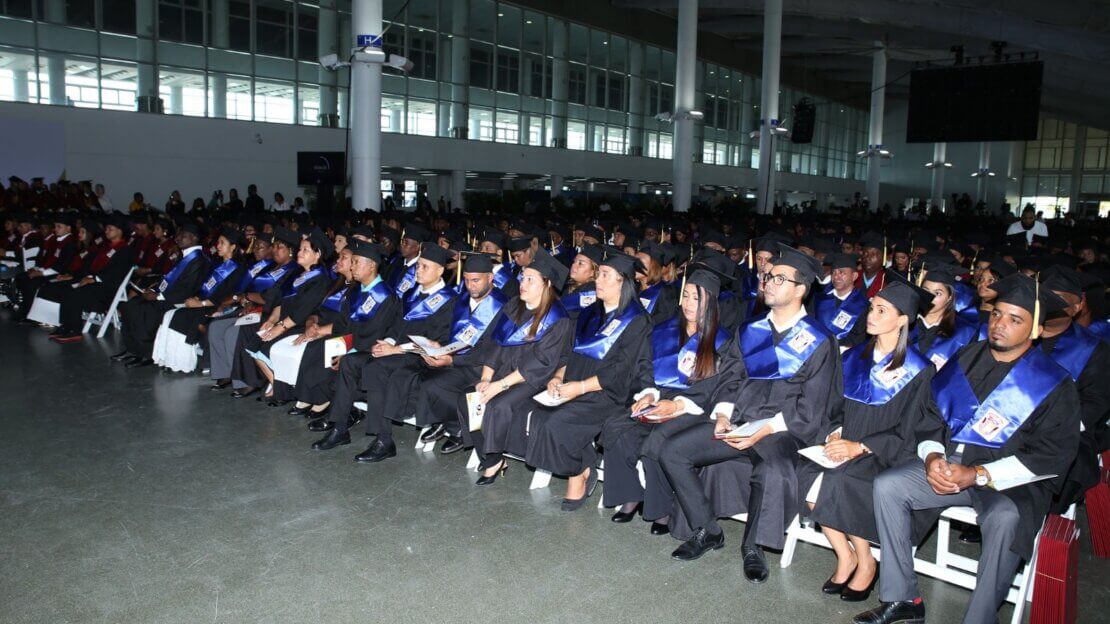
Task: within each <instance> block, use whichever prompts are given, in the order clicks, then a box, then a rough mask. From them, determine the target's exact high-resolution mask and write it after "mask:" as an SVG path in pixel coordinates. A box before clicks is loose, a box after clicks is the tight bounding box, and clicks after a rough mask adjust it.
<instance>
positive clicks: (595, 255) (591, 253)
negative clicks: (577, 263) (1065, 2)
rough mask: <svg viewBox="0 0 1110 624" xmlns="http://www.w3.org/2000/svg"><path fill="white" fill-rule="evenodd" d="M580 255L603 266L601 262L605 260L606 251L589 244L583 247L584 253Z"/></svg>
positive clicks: (581, 252) (580, 252)
mask: <svg viewBox="0 0 1110 624" xmlns="http://www.w3.org/2000/svg"><path fill="white" fill-rule="evenodd" d="M578 253H579V254H581V255H583V256H586V257H587V258H589V259H590V260H591V261H592V262H593V263H594V264H601V261H602V260H604V259H605V251H604V250H602V249H601V247H599V246H597V245H591V244H589V243H587V244H585V245H583V246H582V251H579V252H578Z"/></svg>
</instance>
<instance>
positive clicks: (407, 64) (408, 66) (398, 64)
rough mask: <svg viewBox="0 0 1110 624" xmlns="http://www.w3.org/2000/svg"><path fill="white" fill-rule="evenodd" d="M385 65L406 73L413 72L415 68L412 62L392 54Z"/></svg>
mask: <svg viewBox="0 0 1110 624" xmlns="http://www.w3.org/2000/svg"><path fill="white" fill-rule="evenodd" d="M385 64H386V65H389V66H390V67H392V68H393V69H397V70H400V71H403V72H406V73H407V72H410V71H412V68H413V63H412V61H410V60H408V59H407V58H405V57H403V56H401V55H400V54H390V55H389V57H387V58H386V60H385Z"/></svg>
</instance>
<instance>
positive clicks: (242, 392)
mask: <svg viewBox="0 0 1110 624" xmlns="http://www.w3.org/2000/svg"><path fill="white" fill-rule="evenodd" d="M255 392H258V388H250V387H247V388H240V389H238V390H236V391H235V392H232V393H231V398H233V399H242V398H244V397H249V396H250V395H252V394H254V393H255Z"/></svg>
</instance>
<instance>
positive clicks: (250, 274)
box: [238, 259, 274, 292]
mask: <svg viewBox="0 0 1110 624" xmlns="http://www.w3.org/2000/svg"><path fill="white" fill-rule="evenodd" d="M273 265H274V261H273V260H268V259H267V260H259V261H258V262H255V263H254V264H252V265H251V268H249V269H247V272H246V273H244V274H243V279H242V280H240V281H239V289H238V290H239V292H244V291H246V290H247V288H248V286H250V285H251V282H252V280H254V278H256V277H258V274H259V273H261V272H263V271H266V270H268V269H269V268H270V267H272V266H273ZM271 285H272V284H271Z"/></svg>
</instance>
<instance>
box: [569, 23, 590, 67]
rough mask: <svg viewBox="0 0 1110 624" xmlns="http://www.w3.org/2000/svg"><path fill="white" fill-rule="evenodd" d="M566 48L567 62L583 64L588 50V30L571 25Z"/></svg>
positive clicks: (577, 25)
mask: <svg viewBox="0 0 1110 624" xmlns="http://www.w3.org/2000/svg"><path fill="white" fill-rule="evenodd" d="M567 47H568V48H569V49H568V50H567V60H569V61H573V62H575V63H585V62H586V61H587V51H588V49H589V30H588V29H587V28H586V27H585V26H581V25H579V24H571V25H570V34H569V36H568V42H567Z"/></svg>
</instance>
